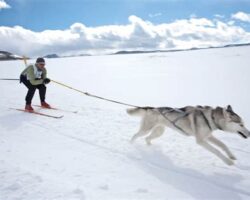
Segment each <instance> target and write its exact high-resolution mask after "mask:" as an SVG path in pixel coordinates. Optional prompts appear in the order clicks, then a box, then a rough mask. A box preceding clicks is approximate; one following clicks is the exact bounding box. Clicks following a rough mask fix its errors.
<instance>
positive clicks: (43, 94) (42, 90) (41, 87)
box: [37, 84, 46, 103]
mask: <svg viewBox="0 0 250 200" xmlns="http://www.w3.org/2000/svg"><path fill="white" fill-rule="evenodd" d="M37 88H38V90H39V95H40V100H41V103H42V102H45V97H46V86H45V85H44V84H40V85H37Z"/></svg>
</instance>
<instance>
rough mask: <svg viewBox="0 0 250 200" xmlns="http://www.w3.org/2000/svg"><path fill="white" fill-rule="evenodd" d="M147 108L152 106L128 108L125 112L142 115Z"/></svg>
mask: <svg viewBox="0 0 250 200" xmlns="http://www.w3.org/2000/svg"><path fill="white" fill-rule="evenodd" d="M148 109H153V108H151V107H141V108H128V109H127V113H128V114H129V115H131V116H142V115H144V114H146V112H147V110H148Z"/></svg>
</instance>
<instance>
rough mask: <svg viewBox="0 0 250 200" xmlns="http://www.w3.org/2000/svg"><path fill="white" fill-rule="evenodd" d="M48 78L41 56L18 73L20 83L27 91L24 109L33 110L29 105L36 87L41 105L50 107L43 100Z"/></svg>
mask: <svg viewBox="0 0 250 200" xmlns="http://www.w3.org/2000/svg"><path fill="white" fill-rule="evenodd" d="M49 82H50V79H49V78H47V70H46V68H45V60H44V59H43V58H37V60H36V63H35V64H30V65H29V66H28V67H26V69H25V70H23V72H22V73H21V75H20V83H23V84H24V85H25V86H26V87H27V88H28V92H27V95H26V98H25V100H26V105H25V110H26V111H28V112H32V111H34V109H33V108H32V106H31V101H32V99H33V96H34V94H35V91H36V89H38V90H39V95H40V100H41V106H42V107H44V108H51V106H50V105H49V104H48V103H46V102H45V96H46V86H45V84H48V83H49Z"/></svg>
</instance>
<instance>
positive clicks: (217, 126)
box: [212, 110, 222, 130]
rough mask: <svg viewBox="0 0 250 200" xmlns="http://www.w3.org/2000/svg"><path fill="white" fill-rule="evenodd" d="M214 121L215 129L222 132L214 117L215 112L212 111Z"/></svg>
mask: <svg viewBox="0 0 250 200" xmlns="http://www.w3.org/2000/svg"><path fill="white" fill-rule="evenodd" d="M212 120H213V123H214V125H215V127H216V128H218V129H219V130H222V128H221V126H220V125H219V124H217V123H216V120H215V116H214V110H212Z"/></svg>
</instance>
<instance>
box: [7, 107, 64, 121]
mask: <svg viewBox="0 0 250 200" xmlns="http://www.w3.org/2000/svg"><path fill="white" fill-rule="evenodd" d="M10 109H12V110H17V111H21V112H26V113H30V114H35V115H41V116H44V117H50V118H54V119H60V118H62V117H63V115H60V116H55V115H49V114H45V113H41V112H37V111H32V112H29V111H26V110H24V109H19V108H10Z"/></svg>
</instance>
